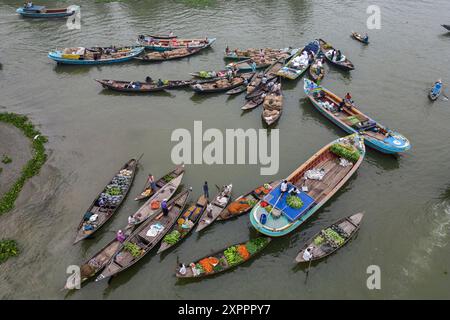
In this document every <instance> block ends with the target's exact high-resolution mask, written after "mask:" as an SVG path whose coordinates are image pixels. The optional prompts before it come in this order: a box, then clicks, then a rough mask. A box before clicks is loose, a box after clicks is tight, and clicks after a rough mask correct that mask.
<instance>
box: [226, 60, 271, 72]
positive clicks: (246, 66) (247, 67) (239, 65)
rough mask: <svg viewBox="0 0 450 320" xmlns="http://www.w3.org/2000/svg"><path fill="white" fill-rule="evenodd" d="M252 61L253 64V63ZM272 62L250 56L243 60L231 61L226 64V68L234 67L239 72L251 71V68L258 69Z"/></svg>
mask: <svg viewBox="0 0 450 320" xmlns="http://www.w3.org/2000/svg"><path fill="white" fill-rule="evenodd" d="M253 62H254V63H255V64H253ZM272 63H273V61H272V60H267V59H260V58H252V59H247V60H243V61H239V62H231V63H229V64H227V66H226V68H227V69H236V70H237V71H239V72H249V71H253V69H255V70H259V69H263V68H267V67H268V66H270V65H271V64H272Z"/></svg>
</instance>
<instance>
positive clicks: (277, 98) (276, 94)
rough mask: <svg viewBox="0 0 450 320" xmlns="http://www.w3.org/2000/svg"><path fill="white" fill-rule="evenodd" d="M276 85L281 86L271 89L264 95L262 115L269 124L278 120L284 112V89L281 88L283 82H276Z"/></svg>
mask: <svg viewBox="0 0 450 320" xmlns="http://www.w3.org/2000/svg"><path fill="white" fill-rule="evenodd" d="M275 85H277V86H280V87H279V90H275V91H273V90H271V91H270V92H269V93H268V94H267V95H266V96H265V97H264V101H263V110H262V113H261V117H262V119H263V120H264V121H265V122H266V124H267V125H268V126H270V125H272V124H274V123H275V122H277V121H278V119H280V117H281V113H282V112H283V91H282V90H281V83H275ZM275 85H274V86H275ZM272 88H274V87H272Z"/></svg>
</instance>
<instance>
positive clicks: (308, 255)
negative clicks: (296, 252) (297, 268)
mask: <svg viewBox="0 0 450 320" xmlns="http://www.w3.org/2000/svg"><path fill="white" fill-rule="evenodd" d="M312 258H313V254H312V249H311V247H309V248H306V250H305V251H304V252H303V260H305V261H310V260H311V259H312Z"/></svg>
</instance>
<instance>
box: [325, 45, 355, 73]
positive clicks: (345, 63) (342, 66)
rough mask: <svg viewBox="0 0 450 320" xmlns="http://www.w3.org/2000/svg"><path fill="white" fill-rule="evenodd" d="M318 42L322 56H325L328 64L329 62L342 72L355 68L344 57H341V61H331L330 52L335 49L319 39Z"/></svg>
mask: <svg viewBox="0 0 450 320" xmlns="http://www.w3.org/2000/svg"><path fill="white" fill-rule="evenodd" d="M319 42H320V50H321V51H322V52H323V54H324V55H325V58H327V60H328V62H330V63H331V64H332V65H334V66H336V67H338V68H340V69H343V70H354V69H355V66H354V65H353V63H352V62H351V61H350V60H349V59H347V57H346V56H344V55H342V59H341V61H336V59H335V58H333V59H331V55H332V52H333V51H334V50H336V49H334V47H333V46H332V45H331V44H329V43H327V42H325V41H324V40H322V39H319ZM336 51H337V50H336Z"/></svg>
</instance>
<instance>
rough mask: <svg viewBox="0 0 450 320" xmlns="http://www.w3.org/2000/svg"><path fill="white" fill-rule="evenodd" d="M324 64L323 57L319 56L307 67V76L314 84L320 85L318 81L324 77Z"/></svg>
mask: <svg viewBox="0 0 450 320" xmlns="http://www.w3.org/2000/svg"><path fill="white" fill-rule="evenodd" d="M324 63H325V60H324V56H323V55H322V54H319V55H317V57H316V59H314V62H313V63H312V64H311V66H310V67H309V70H308V71H309V76H310V77H311V79H312V80H313V81H314V82H316V83H320V81H322V79H323V77H324V76H325V67H324V66H323V64H324Z"/></svg>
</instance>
